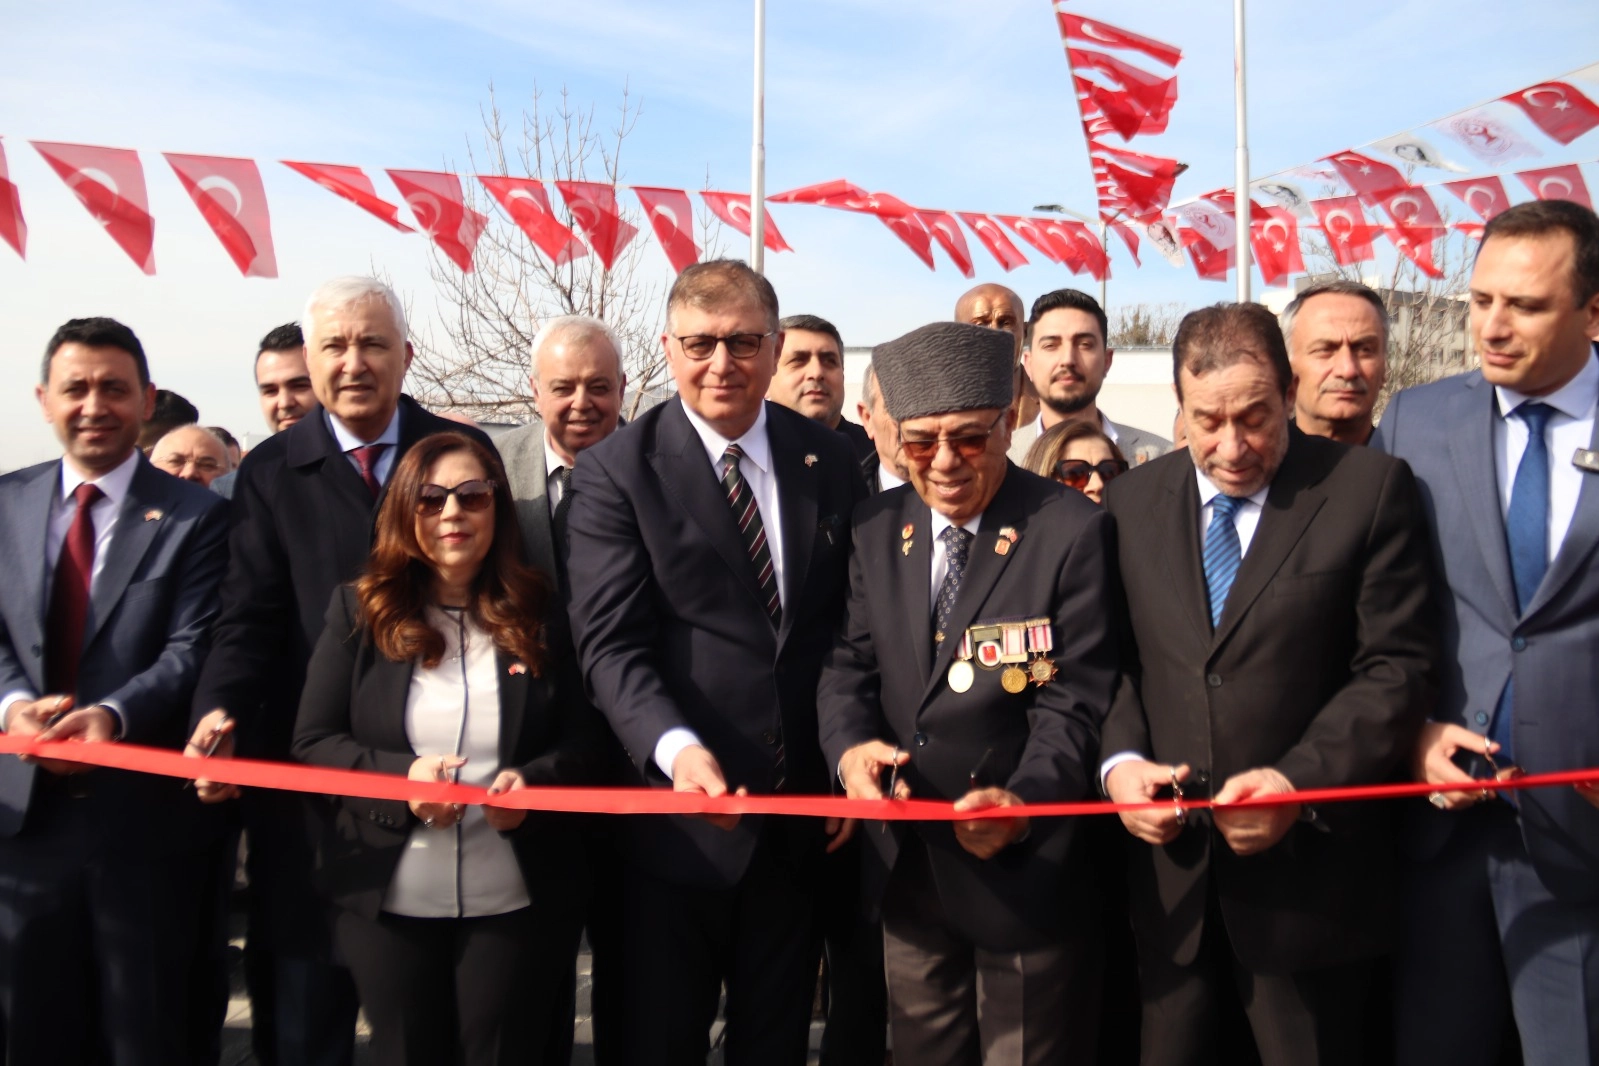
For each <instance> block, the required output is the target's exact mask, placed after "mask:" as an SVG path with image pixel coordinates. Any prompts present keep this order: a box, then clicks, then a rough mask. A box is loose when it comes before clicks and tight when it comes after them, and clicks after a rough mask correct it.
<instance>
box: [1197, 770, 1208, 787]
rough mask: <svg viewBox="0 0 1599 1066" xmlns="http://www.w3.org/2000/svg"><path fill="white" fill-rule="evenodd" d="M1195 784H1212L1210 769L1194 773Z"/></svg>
mask: <svg viewBox="0 0 1599 1066" xmlns="http://www.w3.org/2000/svg"><path fill="white" fill-rule="evenodd" d="M1194 784H1196V785H1208V784H1210V771H1209V770H1200V771H1199V772H1198V773H1196V774H1194Z"/></svg>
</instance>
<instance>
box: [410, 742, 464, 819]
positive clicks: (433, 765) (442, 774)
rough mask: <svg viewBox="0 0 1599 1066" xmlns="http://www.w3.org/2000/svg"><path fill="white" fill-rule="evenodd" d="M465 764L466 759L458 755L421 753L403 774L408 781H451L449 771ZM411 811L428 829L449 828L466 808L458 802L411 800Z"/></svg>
mask: <svg viewBox="0 0 1599 1066" xmlns="http://www.w3.org/2000/svg"><path fill="white" fill-rule="evenodd" d="M465 765H466V759H465V758H464V757H463V756H460V755H423V756H420V757H419V758H418V759H417V760H416V761H415V762H413V763H412V764H411V769H410V770H409V771H408V772H407V773H406V775H405V776H406V779H407V780H410V781H453V780H455V778H453V777H451V776H450V771H451V770H459V769H460V768H461V767H463V766H465ZM411 813H412V814H414V815H416V816H417V817H418V818H420V819H422V824H423V825H425V826H427V827H428V828H429V829H449V828H450V827H451V826H453V825H455V823H456V822H459V821H460V820H461V815H463V814H465V813H466V808H465V807H463V806H461V805H460V804H459V803H423V802H422V801H421V800H412V801H411Z"/></svg>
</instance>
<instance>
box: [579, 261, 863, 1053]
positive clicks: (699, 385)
mask: <svg viewBox="0 0 1599 1066" xmlns="http://www.w3.org/2000/svg"><path fill="white" fill-rule="evenodd" d="M777 323H778V310H777V294H776V293H775V292H773V290H772V287H771V284H770V283H769V282H767V281H766V279H765V278H763V277H761V276H760V275H759V274H756V273H755V272H753V271H751V270H750V269H749V268H748V267H746V266H745V265H744V264H742V263H737V262H733V261H730V260H717V261H713V262H709V263H701V264H698V265H696V266H691V267H689V268H688V269H687V270H685V271H683V272H682V273H681V274H680V275H678V279H677V281H676V283H675V284H674V285H673V286H672V291H671V293H670V295H669V296H668V299H667V328H666V332H665V334H664V335H663V336H662V338H661V343H662V344H663V346H664V347H665V350H666V357H667V362H668V364H669V366H670V367H671V370H672V376H673V378H674V380H675V381H676V383H677V387H678V398H677V399H676V400H672V401H668V402H667V403H664V404H662V405H660V406H659V407H656V408H653V409H652V410H650V411H649V412H647V413H646V414H644V415H643V416H641V417H640V418H639V419H638V420H637V421H636V422H633V423H631V424H630V425H628V426H627V428H625V429H623V430H622V431H620V432H618V433H616V434H614V435H613V436H611V437H610V438H609V439H608V440H605V441H602V442H601V443H599V444H597V445H595V446H594V447H592V448H589V449H587V450H586V451H584V452H583V453H582V454H581V455H580V456H579V457H578V463H577V476H576V477H575V479H574V480H573V484H572V488H573V492H574V497H573V502H572V510H571V512H570V515H569V518H568V523H567V541H566V554H567V576H568V580H569V582H570V588H571V597H570V604H571V606H570V611H571V616H572V626H573V631H574V636H575V637H576V640H577V647H578V652H579V655H580V657H581V660H582V665H583V671H584V675H585V678H586V680H587V683H588V688H589V692H590V694H591V695H592V696H593V698H594V702H595V704H596V706H598V707H599V709H600V710H601V711H602V712H603V713H604V714H605V716H606V718H607V719H608V720H609V721H610V723H611V728H612V729H613V730H614V731H615V732H616V735H617V737H618V738H619V739H620V740H621V742H622V745H623V747H624V748H625V749H626V751H627V753H628V757H629V759H630V761H631V763H632V765H633V767H634V768H635V769H636V771H637V773H638V775H639V778H640V779H642V780H643V781H644V782H647V783H649V784H652V785H659V786H661V787H668V786H669V787H672V788H675V789H677V790H678V791H686V792H702V793H705V794H707V795H710V796H721V795H725V794H726V793H728V792H729V791H730V790H735V789H743V790H747V791H750V792H756V793H773V792H795V793H816V792H826V791H827V789H828V785H829V782H830V779H831V774H830V772H829V770H828V768H827V767H826V766H825V765H824V764H823V760H822V755H821V750H820V749H819V747H818V746H817V740H816V679H817V676H818V674H819V673H820V671H821V663H822V656H823V655H824V654H825V652H826V650H827V648H828V646H829V645H830V643H831V641H832V635H833V630H834V627H835V626H836V625H837V624H838V621H839V618H840V616H841V614H842V611H843V604H844V582H845V573H846V565H847V562H848V558H849V515H850V511H851V510H852V508H853V507H854V505H855V502H856V501H857V500H858V499H860V498H861V497H862V496H863V495H864V494H865V488H864V486H863V485H862V484H861V479H860V471H859V468H858V467H857V466H856V463H855V457H854V454H853V453H852V452H851V451H850V447H849V442H848V441H846V440H845V439H844V438H843V437H842V436H840V435H839V434H837V433H835V432H834V431H832V430H830V429H827V428H826V427H825V426H821V425H818V424H817V423H815V422H812V421H811V420H810V419H808V418H805V417H803V416H801V415H797V414H795V413H794V412H792V411H790V410H788V409H787V408H784V407H781V406H779V405H777V404H772V403H767V402H765V400H764V397H765V395H766V387H767V384H768V383H769V382H770V380H771V376H772V373H773V369H774V366H775V363H776V351H777V349H778V348H779V347H780V346H781V343H782V334H781V332H780V331H779V330H778V328H777ZM831 829H832V831H833V832H835V833H841V832H842V827H841V826H836V825H835V826H832V827H831ZM624 835H625V837H626V841H625V845H624V858H625V860H626V862H627V865H628V871H627V875H626V878H625V884H624V885H623V899H624V907H623V915H622V920H623V925H624V929H625V944H626V951H627V962H628V965H627V972H626V975H625V979H624V988H623V996H624V1000H625V1003H626V1008H627V1014H628V1020H629V1023H630V1025H629V1031H628V1034H627V1038H628V1041H629V1046H628V1048H627V1056H626V1060H627V1061H628V1062H634V1063H673V1064H675V1063H690V1062H692V1063H703V1062H704V1060H705V1055H706V1053H707V1050H708V1047H709V1034H710V1028H711V1023H712V1021H713V1020H714V1018H715V1016H716V1008H717V997H718V994H719V992H720V989H721V986H722V983H723V981H724V980H725V981H726V984H727V1030H726V1033H727V1038H726V1044H725V1047H726V1053H727V1060H728V1062H729V1063H731V1064H741V1063H763V1064H779V1066H780V1064H784V1063H802V1062H804V1060H805V1052H806V1032H807V1025H808V1022H809V1018H810V1007H811V1000H812V995H813V992H814V989H815V984H816V966H817V946H816V938H815V935H814V929H813V916H812V907H813V902H812V900H813V891H812V888H813V883H814V880H815V875H816V869H817V865H818V862H819V860H820V859H821V856H822V852H823V849H824V847H825V846H826V845H827V841H826V839H825V837H824V827H823V826H822V825H821V824H819V823H818V822H816V821H815V820H812V819H791V818H744V819H738V818H731V817H722V818H714V819H710V818H707V819H695V818H682V817H650V818H630V819H628V820H627V825H626V826H625V827H624ZM836 839H837V837H835V840H836Z"/></svg>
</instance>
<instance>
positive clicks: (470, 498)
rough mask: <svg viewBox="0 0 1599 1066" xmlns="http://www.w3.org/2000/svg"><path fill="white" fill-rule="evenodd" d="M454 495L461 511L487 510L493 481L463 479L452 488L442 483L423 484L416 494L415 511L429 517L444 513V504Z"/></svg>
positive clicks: (492, 496)
mask: <svg viewBox="0 0 1599 1066" xmlns="http://www.w3.org/2000/svg"><path fill="white" fill-rule="evenodd" d="M451 496H454V497H455V499H456V501H457V502H458V503H460V505H461V510H463V511H487V510H488V509H489V506H490V505H491V504H493V503H494V482H492V481H487V480H480V481H463V482H461V483H460V484H459V485H457V486H455V487H454V488H453V489H447V488H445V487H444V486H443V485H423V486H422V490H421V491H420V492H418V493H417V496H416V513H417V514H419V515H421V516H422V517H424V518H431V517H433V516H434V515H437V514H443V513H444V505H445V504H446V503H448V502H449V500H450V497H451Z"/></svg>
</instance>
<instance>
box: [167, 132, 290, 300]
mask: <svg viewBox="0 0 1599 1066" xmlns="http://www.w3.org/2000/svg"><path fill="white" fill-rule="evenodd" d="M163 154H164V155H165V156H166V159H167V162H168V163H169V164H170V165H171V167H172V169H173V171H174V172H175V173H176V174H177V175H178V181H180V182H181V183H182V184H183V191H184V192H186V193H188V194H189V198H190V199H191V200H193V201H194V206H195V207H198V208H199V209H200V214H201V216H202V217H204V219H205V220H206V222H207V223H208V224H209V225H210V227H211V231H212V232H213V233H215V234H216V235H217V240H219V241H221V242H222V247H223V249H224V250H225V251H226V252H227V253H228V256H229V257H230V258H231V259H232V260H233V264H234V265H235V266H237V267H238V268H239V273H240V274H243V275H244V276H245V277H247V278H275V277H277V276H278V259H277V255H276V254H275V253H274V252H273V250H272V219H271V217H270V216H269V215H268V213H267V199H266V189H264V188H263V187H262V186H261V172H260V171H259V170H257V169H256V166H255V160H253V159H232V158H229V157H227V156H215V155H178V154H176V153H174V152H165V153H163Z"/></svg>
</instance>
